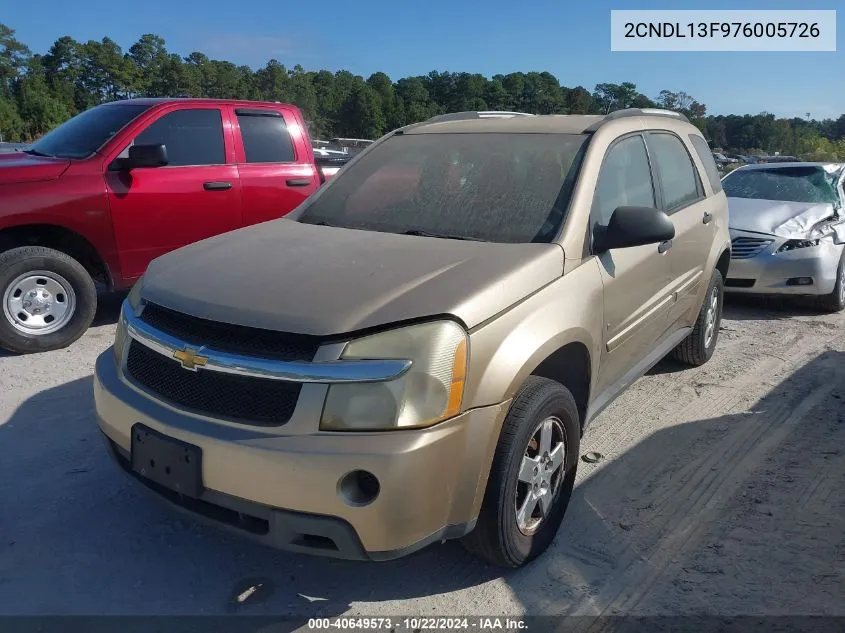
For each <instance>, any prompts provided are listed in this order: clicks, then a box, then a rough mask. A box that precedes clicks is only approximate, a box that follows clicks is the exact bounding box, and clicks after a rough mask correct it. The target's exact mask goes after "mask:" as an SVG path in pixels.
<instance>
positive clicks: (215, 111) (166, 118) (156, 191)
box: [105, 105, 242, 279]
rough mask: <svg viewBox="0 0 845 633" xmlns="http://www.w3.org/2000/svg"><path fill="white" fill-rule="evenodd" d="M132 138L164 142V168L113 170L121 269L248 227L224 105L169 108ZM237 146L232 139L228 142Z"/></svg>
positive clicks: (131, 271) (135, 270) (135, 269)
mask: <svg viewBox="0 0 845 633" xmlns="http://www.w3.org/2000/svg"><path fill="white" fill-rule="evenodd" d="M133 144H138V145H146V144H163V145H165V146H166V147H167V156H168V161H169V162H168V164H167V166H165V167H145V168H135V169H132V170H131V171H129V172H127V171H112V170H107V171H106V175H105V179H106V189H107V191H108V197H109V206H110V208H111V216H112V224H113V226H114V232H115V241H116V243H117V252H118V259H119V261H120V267H121V270H122V273H123V276H124V277H125V278H127V279H131V278H136V277H140V276H141V275H143V274H144V271H145V270H146V269H147V266H148V265H149V263H150V262H151V261H152V260H153V259H155V258H156V257H158V256H159V255H163V254H164V253H167V252H168V251H172V250H174V249H176V248H179V247H180V246H185V245H186V244H191V243H193V242H197V241H199V240H202V239H205V238H207V237H212V236H214V235H218V234H220V233H225V232H227V231H232V230H234V229H237V228H240V227H241V226H242V222H241V206H240V185H239V182H238V168H237V167H236V166H235V165H233V164H228V161H227V160H226V156H227V142H226V138H225V137H224V134H223V112H222V111H221V109H220V108H219V107H216V106H204V105H196V106H195V105H191V106H189V107H177V108H175V109H173V108H171V109H169V110H165V111H163V112H162V113H161V114H160V115H159V116H158V117H157V118H155V119H153V120H152V121H151V122H150V124H149V125H148V126H147V127H146V128H144V130H143V131H141V132H140V133H139V134H138V135H137V136H136V137H135V138H134V139H133V140H132V142H131V143H130V144H129V145H128V146H127V147H125V148H124V149H123V150H122V152H121V153H120V154H119V157H125V156H127V155H128V151H129V146H131V145H133ZM228 146H229V148H230V149H231V142H230V143H228Z"/></svg>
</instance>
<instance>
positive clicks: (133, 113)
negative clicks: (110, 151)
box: [27, 103, 150, 158]
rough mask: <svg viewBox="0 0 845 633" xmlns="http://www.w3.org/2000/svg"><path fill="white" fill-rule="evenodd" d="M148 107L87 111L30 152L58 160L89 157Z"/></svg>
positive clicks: (132, 105)
mask: <svg viewBox="0 0 845 633" xmlns="http://www.w3.org/2000/svg"><path fill="white" fill-rule="evenodd" d="M148 108H150V105H147V104H144V105H141V104H137V103H130V104H122V103H114V104H106V105H100V106H97V107H94V108H91V109H90V110H85V112H81V113H79V114H77V115H76V116H75V117H73V118H72V119H69V120H68V121H65V122H64V123H63V124H62V125H60V126H59V127H57V128H56V129H55V130H52V131H51V132H48V133H47V134H45V135H44V136H42V137H41V138H40V139H39V140H38V141H36V142H35V143H33V144H32V145H31V146H30V148H29V149H28V150H27V152H28V153H30V154H35V155H40V156H55V157H57V158H86V157H88V156H90V155H91V154H93V153H94V152H96V151H97V150H98V149H100V148H101V147H102V146H103V145H105V144H106V143H108V142H109V141H110V140H111V139H112V138H113V137H114V136H115V134H117V133H118V132H119V131H120V130H122V129H123V128H124V127H126V126H127V125H128V124H129V123H130V122H131V121H133V120H134V119H136V118H137V117H139V116H140V115H141V114H142V113H143V112H145V111H146V110H147V109H148Z"/></svg>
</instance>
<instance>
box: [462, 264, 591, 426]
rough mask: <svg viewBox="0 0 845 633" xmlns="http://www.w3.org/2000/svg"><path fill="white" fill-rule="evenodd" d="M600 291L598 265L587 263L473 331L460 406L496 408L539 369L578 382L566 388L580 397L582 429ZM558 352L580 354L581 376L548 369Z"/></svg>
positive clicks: (588, 389) (542, 372) (551, 376)
mask: <svg viewBox="0 0 845 633" xmlns="http://www.w3.org/2000/svg"><path fill="white" fill-rule="evenodd" d="M602 287H603V286H602V281H601V275H600V273H599V269H598V264H597V263H596V262H595V260H588V261H586V262H585V263H584V264H583V265H582V266H579V267H578V268H576V269H575V270H573V271H572V272H570V273H569V274H567V275H566V276H565V277H561V278H559V279H557V280H556V281H554V282H553V283H551V284H549V285H548V286H546V287H545V288H543V289H541V290H540V291H538V292H537V293H535V294H534V295H532V296H530V297H528V298H527V299H525V300H524V301H522V302H521V303H519V304H517V305H515V306H513V307H512V308H510V310H509V311H508V312H506V313H504V314H500V315H498V316H497V317H496V318H495V319H492V320H490V321H488V322H487V323H486V324H483V325H481V326H479V327H477V328H475V329H474V330H473V331H472V332H471V337H472V338H471V340H472V344H471V348H470V353H471V354H472V357H473V360H472V367H473V372H472V373H471V375H470V376H469V382H468V384H467V392H466V394H465V400H464V402H465V407H466V408H472V407H481V406H487V405H492V404H498V403H500V402H503V401H507V400H509V399H511V398H513V396H514V395H515V394H516V392H517V391H518V389H519V388H520V386H521V385H522V384H523V383H524V382H525V380H526V379H527V378H528V377H529V376H530V375H531V374H533V373H535V372H538V368H541V369H540V371H539V372H538V373H539V375H544V376H546V377H548V378H552V379H555V380H558V381H561V379H562V376H566V377H567V379H568V380H576V381H577V382H578V384H576V385H566V386H567V387H568V388H570V390H573V387H574V388H575V391H579V387H580V391H579V392H580V394H581V398H578V396H576V400H579V399H580V400H582V401H581V402H578V407H579V409H583V410H582V411H581V415H582V420H581V422H582V425H583V422H584V420H583V415H584V411H585V410H586V405H587V400H588V399H589V393H590V390H591V389H592V383H593V380H594V377H595V376H596V373H597V369H598V361H599V359H600V356H601V355H600V350H599V345H600V341H601V340H602V337H601V334H602V332H601V328H602V322H603V316H602V313H601V309H602V304H603V301H602ZM561 350H567V352H566V353H567V354H568V353H573V354H580V355H581V356H580V358H581V359H582V360H583V368H584V370H585V371H586V374H587V375H586V376H575V375H572V374H571V372H564V373H563V374H562V375H561V374H560V372H556V371H553V369H552V365H550V364H549V363H546V362H545V361H547V360H548V361H550V362H552V361H551V359H554V358H555V355H556V354H558V353H561ZM576 358H578V356H576ZM582 373H583V372H582ZM555 374H558V375H555ZM583 385H586V387H584V386H583ZM502 396H504V397H502Z"/></svg>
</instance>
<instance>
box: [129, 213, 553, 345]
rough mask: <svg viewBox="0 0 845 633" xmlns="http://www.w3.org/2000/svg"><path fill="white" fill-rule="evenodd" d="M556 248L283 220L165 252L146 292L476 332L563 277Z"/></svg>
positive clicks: (198, 306) (260, 323) (203, 314)
mask: <svg viewBox="0 0 845 633" xmlns="http://www.w3.org/2000/svg"><path fill="white" fill-rule="evenodd" d="M563 259H564V257H563V249H562V248H561V247H560V246H559V245H557V244H490V243H484V242H470V241H460V240H448V239H437V238H427V237H415V236H406V235H395V234H391V233H377V232H371V231H359V230H352V229H341V228H334V227H327V226H316V225H309V224H300V223H299V222H296V221H294V220H289V219H281V220H274V221H271V222H266V223H264V224H259V225H255V226H251V227H248V228H245V229H240V230H238V231H234V232H231V233H228V234H226V235H221V236H217V237H213V238H211V239H208V240H204V241H202V242H197V243H196V244H193V245H190V246H187V247H185V248H182V249H179V250H177V251H173V252H171V253H168V254H166V255H164V256H162V257H160V258H158V259H156V260H155V261H154V262H153V263H152V264H151V265H150V267H149V269H148V271H147V274H146V275H145V276H144V278H143V281H142V286H141V296H142V297H143V298H144V299H145V300H148V301H152V302H154V303H157V304H159V305H162V306H164V307H167V308H171V309H173V310H177V311H179V312H183V313H186V314H190V315H193V316H196V317H200V318H205V319H210V320H214V321H222V322H224V323H233V324H239V325H247V326H252V327H257V328H264V329H270V330H279V331H286V332H294V333H300V334H316V335H322V336H328V335H333V334H345V333H348V332H354V331H356V330H361V329H364V328H369V327H373V326H379V325H385V324H390V323H395V322H398V321H403V320H407V319H415V318H419V317H426V316H435V315H442V314H451V315H454V316H455V317H457V318H459V319H460V320H461V321H463V323H464V324H465V325H466V326H467V327H469V328H472V327H474V326H476V325H478V324H479V323H481V322H483V321H484V320H486V319H488V318H490V317H492V316H494V315H495V314H497V313H499V312H501V311H502V310H505V309H506V308H508V307H510V306H511V305H513V304H514V303H516V302H517V301H519V300H520V299H523V298H524V297H526V296H527V295H529V294H531V293H532V292H534V291H536V290H538V289H539V288H541V287H542V286H544V285H546V284H549V283H551V282H552V281H553V280H555V279H557V278H558V277H560V276H561V275H562V274H563Z"/></svg>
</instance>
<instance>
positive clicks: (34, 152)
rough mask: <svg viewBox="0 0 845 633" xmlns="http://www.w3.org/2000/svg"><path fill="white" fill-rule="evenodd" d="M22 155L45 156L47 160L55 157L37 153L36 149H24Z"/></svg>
mask: <svg viewBox="0 0 845 633" xmlns="http://www.w3.org/2000/svg"><path fill="white" fill-rule="evenodd" d="M23 153H24V154H29V155H30V156H45V157H47V158H55V157H56V156H55V155H53V154H47V153H46V152H39V151H38V150H37V149H25V150H23Z"/></svg>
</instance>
